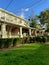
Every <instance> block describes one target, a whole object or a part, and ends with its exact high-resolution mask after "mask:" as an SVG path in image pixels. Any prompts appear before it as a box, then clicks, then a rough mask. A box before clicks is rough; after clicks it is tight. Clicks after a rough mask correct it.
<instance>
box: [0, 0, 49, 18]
mask: <svg viewBox="0 0 49 65" xmlns="http://www.w3.org/2000/svg"><path fill="white" fill-rule="evenodd" d="M10 2H11V0H0V8H3V9H5V10H7V11H10V12H12V13H14V14H16V15H17V16H21V17H23V18H25V19H28V18H29V17H30V16H34V15H39V14H40V12H41V11H44V10H45V9H47V8H49V0H13V1H12V2H11V3H10ZM9 4H10V5H9ZM8 5H9V6H8Z"/></svg>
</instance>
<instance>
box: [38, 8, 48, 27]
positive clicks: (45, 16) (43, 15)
mask: <svg viewBox="0 0 49 65" xmlns="http://www.w3.org/2000/svg"><path fill="white" fill-rule="evenodd" d="M38 18H39V20H40V23H41V25H43V26H44V25H46V26H45V27H48V25H49V9H46V10H44V11H42V12H41V13H40V15H39V16H38Z"/></svg>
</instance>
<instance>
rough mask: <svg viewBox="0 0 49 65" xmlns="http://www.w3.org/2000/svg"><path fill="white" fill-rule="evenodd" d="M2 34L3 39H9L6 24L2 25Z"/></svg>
mask: <svg viewBox="0 0 49 65" xmlns="http://www.w3.org/2000/svg"><path fill="white" fill-rule="evenodd" d="M1 34H2V38H7V33H6V24H4V23H3V24H2V25H1Z"/></svg>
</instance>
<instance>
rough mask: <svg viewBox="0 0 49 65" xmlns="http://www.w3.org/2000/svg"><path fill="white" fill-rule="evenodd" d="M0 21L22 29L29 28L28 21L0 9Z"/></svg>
mask: <svg viewBox="0 0 49 65" xmlns="http://www.w3.org/2000/svg"><path fill="white" fill-rule="evenodd" d="M0 21H3V22H7V23H12V24H16V25H21V26H24V27H30V25H29V21H26V20H24V19H22V18H20V17H18V16H16V15H14V14H13V13H11V12H8V11H5V10H3V9H0Z"/></svg>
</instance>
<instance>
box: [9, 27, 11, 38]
mask: <svg viewBox="0 0 49 65" xmlns="http://www.w3.org/2000/svg"><path fill="white" fill-rule="evenodd" d="M9 38H11V28H10V29H9Z"/></svg>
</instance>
